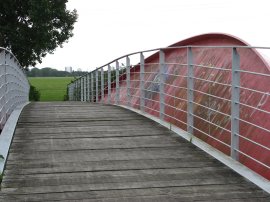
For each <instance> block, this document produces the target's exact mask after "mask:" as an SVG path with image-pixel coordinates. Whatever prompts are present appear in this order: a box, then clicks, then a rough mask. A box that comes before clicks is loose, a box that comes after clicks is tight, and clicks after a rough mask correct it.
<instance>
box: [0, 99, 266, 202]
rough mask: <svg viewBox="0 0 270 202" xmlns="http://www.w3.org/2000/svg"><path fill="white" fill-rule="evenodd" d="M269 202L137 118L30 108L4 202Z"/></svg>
mask: <svg viewBox="0 0 270 202" xmlns="http://www.w3.org/2000/svg"><path fill="white" fill-rule="evenodd" d="M58 200H59V201H61V200H65V201H90V202H91V201H102V202H103V201H106V202H116V201H131V202H133V201H134V202H141V201H153V202H157V201H162V202H166V201H219V200H220V201H245V202H247V201H270V197H269V194H266V193H265V192H263V191H262V190H260V189H259V188H258V187H256V186H255V185H253V184H252V183H250V182H248V181H247V180H245V179H244V178H242V177H240V176H239V175H238V174H236V173H235V172H234V171H232V170H230V169H229V168H227V167H225V166H224V165H222V164H221V163H219V162H218V161H217V160H215V159H213V158H212V157H210V156H209V155H207V154H206V153H204V152H203V151H200V149H198V148H196V147H195V146H193V145H192V144H190V143H189V142H187V141H185V140H183V139H181V138H180V137H178V136H177V135H176V134H174V133H172V132H171V131H169V130H167V129H166V128H164V127H162V126H160V125H159V124H157V123H155V122H153V121H151V120H148V119H146V118H145V117H142V116H140V115H137V114H136V113H134V112H130V111H128V110H126V109H123V108H120V107H116V106H108V105H107V106H106V105H100V104H99V105H98V104H89V103H87V104H86V103H78V102H77V103H75V102H73V103H72V102H58V103H57V102H55V103H32V104H30V105H28V106H27V107H26V108H25V109H24V110H23V113H22V115H21V117H20V120H19V123H18V126H17V129H16V132H15V136H14V140H13V143H12V146H11V149H10V154H9V157H8V163H7V166H6V170H5V176H4V179H3V182H2V190H1V192H0V201H5V202H6V201H58Z"/></svg>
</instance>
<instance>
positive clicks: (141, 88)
mask: <svg viewBox="0 0 270 202" xmlns="http://www.w3.org/2000/svg"><path fill="white" fill-rule="evenodd" d="M144 98H145V95H144V56H143V53H141V54H140V109H141V111H143V112H144V104H145V103H144V102H145V100H144Z"/></svg>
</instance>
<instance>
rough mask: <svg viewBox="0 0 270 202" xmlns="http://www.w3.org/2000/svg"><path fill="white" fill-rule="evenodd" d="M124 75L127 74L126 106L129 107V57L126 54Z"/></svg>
mask: <svg viewBox="0 0 270 202" xmlns="http://www.w3.org/2000/svg"><path fill="white" fill-rule="evenodd" d="M126 70H127V72H126V75H127V78H126V82H127V84H126V86H127V106H129V107H130V101H131V96H130V59H129V57H128V56H127V57H126Z"/></svg>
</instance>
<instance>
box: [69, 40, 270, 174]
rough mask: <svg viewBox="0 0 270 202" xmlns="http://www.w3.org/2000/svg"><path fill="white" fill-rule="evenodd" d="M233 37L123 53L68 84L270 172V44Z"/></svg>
mask: <svg viewBox="0 0 270 202" xmlns="http://www.w3.org/2000/svg"><path fill="white" fill-rule="evenodd" d="M228 37H229V36H228ZM235 40H236V42H235ZM231 41H232V42H230V43H235V46H234V45H222V46H216V42H215V43H213V44H214V45H213V44H208V45H200V44H191V45H188V46H174V47H166V48H158V49H151V50H146V51H138V52H134V53H131V54H127V55H124V56H121V57H119V58H117V59H115V60H113V61H111V62H109V63H106V64H105V65H102V66H101V67H99V68H97V69H95V70H93V71H92V72H90V73H87V74H85V75H84V76H82V77H80V78H78V79H76V80H75V81H73V83H71V84H69V85H68V90H69V99H70V100H75V101H89V102H100V103H108V104H116V105H125V106H128V107H131V108H134V109H139V110H141V111H143V112H144V113H147V114H151V115H153V116H156V117H159V118H160V119H161V120H164V121H167V122H169V123H171V124H173V125H175V126H177V127H179V128H181V129H184V130H186V131H188V132H189V133H190V134H192V135H194V136H196V137H199V138H201V139H202V140H203V141H205V142H206V143H208V144H210V145H211V146H213V147H215V148H216V149H218V150H220V151H221V152H223V153H224V154H226V155H229V156H231V157H232V158H233V159H235V160H236V161H239V162H241V163H242V164H244V165H245V166H247V167H249V168H251V169H253V170H254V171H255V172H257V173H259V174H260V175H262V176H264V177H265V178H267V179H270V159H269V156H270V121H269V120H270V88H269V86H270V85H269V84H270V83H269V81H270V73H269V64H268V63H266V62H265V60H264V59H263V58H262V56H261V55H260V54H259V53H258V52H257V49H267V50H269V51H270V48H269V47H252V46H242V45H239V44H243V42H242V41H241V42H238V41H237V39H234V38H232V39H231ZM153 51H158V52H156V53H154V54H153V55H151V56H149V57H148V58H144V54H145V53H148V52H153ZM135 56H137V60H134V61H131V58H132V57H135ZM123 60H125V61H123ZM119 61H121V63H122V62H123V63H124V65H123V66H122V67H121V68H120V65H119ZM111 66H115V67H116V68H115V69H114V70H112V69H111ZM266 140H267V141H266Z"/></svg>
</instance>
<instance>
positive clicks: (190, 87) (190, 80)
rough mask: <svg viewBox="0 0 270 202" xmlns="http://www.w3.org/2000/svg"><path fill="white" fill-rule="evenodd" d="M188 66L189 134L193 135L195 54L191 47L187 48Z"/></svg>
mask: <svg viewBox="0 0 270 202" xmlns="http://www.w3.org/2000/svg"><path fill="white" fill-rule="evenodd" d="M187 65H188V78H187V90H188V92H187V101H188V103H187V132H188V133H190V134H193V122H194V118H193V100H194V94H193V93H194V92H193V89H194V79H193V78H194V69H193V54H192V49H191V47H188V48H187Z"/></svg>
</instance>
